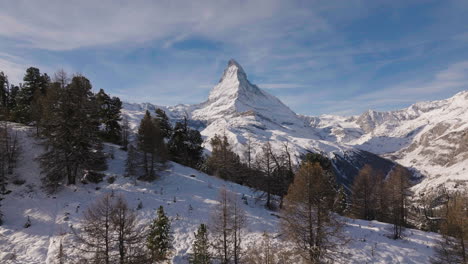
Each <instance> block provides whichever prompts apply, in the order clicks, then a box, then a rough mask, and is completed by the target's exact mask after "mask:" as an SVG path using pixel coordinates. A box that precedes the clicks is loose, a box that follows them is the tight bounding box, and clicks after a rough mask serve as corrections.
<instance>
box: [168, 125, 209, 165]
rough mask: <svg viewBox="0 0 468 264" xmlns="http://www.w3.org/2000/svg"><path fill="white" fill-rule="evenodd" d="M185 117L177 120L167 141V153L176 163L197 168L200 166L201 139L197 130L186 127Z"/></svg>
mask: <svg viewBox="0 0 468 264" xmlns="http://www.w3.org/2000/svg"><path fill="white" fill-rule="evenodd" d="M187 122H188V121H187V118H184V122H177V123H176V125H175V127H174V132H173V133H172V137H171V139H170V140H169V142H168V148H169V154H170V155H171V158H172V160H174V161H175V162H177V163H180V164H183V165H186V166H189V167H193V168H198V167H199V166H201V162H202V154H203V147H202V143H203V139H202V137H201V135H200V132H199V131H198V130H194V129H191V128H189V127H188V123H187Z"/></svg>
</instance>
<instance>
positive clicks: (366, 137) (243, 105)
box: [124, 60, 468, 193]
mask: <svg viewBox="0 0 468 264" xmlns="http://www.w3.org/2000/svg"><path fill="white" fill-rule="evenodd" d="M156 107H158V106H154V105H151V104H125V105H124V108H125V109H124V114H125V115H127V116H129V117H130V120H131V121H132V122H133V125H134V126H136V125H137V124H138V122H139V120H140V119H141V117H142V116H143V114H144V111H145V110H146V109H149V110H152V109H154V108H156ZM160 108H162V109H164V110H165V111H166V112H167V113H168V115H169V117H170V118H172V119H173V120H180V119H182V118H183V117H184V116H187V117H188V118H189V120H190V122H191V125H192V126H194V127H196V128H197V129H199V130H200V131H201V134H202V135H203V136H204V138H205V140H206V142H209V139H210V138H212V137H213V136H214V135H215V134H226V136H227V137H228V138H229V140H230V142H231V143H232V144H233V145H234V150H235V151H236V152H237V153H238V154H240V156H241V157H244V155H245V151H246V147H245V144H246V143H247V142H248V141H250V142H251V143H252V145H253V147H254V148H253V152H254V153H253V154H254V155H255V153H257V152H259V151H260V150H261V146H262V145H263V144H264V143H265V142H267V141H268V142H270V143H271V144H272V147H273V148H274V149H276V150H281V149H282V148H284V145H285V144H288V148H289V150H290V151H291V152H292V153H293V155H294V157H295V158H296V160H297V159H298V158H299V156H300V155H301V154H303V153H304V152H306V151H314V152H322V153H325V154H326V155H328V156H329V157H330V158H332V159H333V160H341V161H343V160H345V161H346V163H347V164H345V167H347V168H353V167H358V168H360V167H361V166H362V164H364V163H366V162H368V158H369V157H371V153H373V154H376V155H379V156H380V157H384V158H388V159H390V160H392V161H394V162H397V163H400V164H402V165H404V166H406V167H409V168H413V170H414V172H415V175H416V176H421V182H420V183H419V184H418V185H417V186H415V187H414V189H415V191H417V192H418V193H419V192H423V191H424V190H428V189H433V188H437V187H438V186H439V185H440V184H446V185H447V186H449V187H455V186H458V185H460V184H466V182H467V181H468V91H465V92H460V93H458V94H457V95H455V96H453V97H452V98H449V99H446V100H441V101H434V102H421V103H416V104H414V105H412V106H410V107H408V108H406V109H402V110H397V111H389V112H376V111H372V110H369V111H367V112H365V113H363V114H362V115H360V116H350V117H341V116H333V115H322V116H318V117H313V116H302V115H297V114H295V113H294V112H293V111H291V109H289V108H288V107H287V106H286V105H284V104H283V103H282V102H281V101H280V100H279V99H277V98H276V97H274V96H272V95H270V94H268V93H267V92H265V91H263V90H261V89H260V88H259V87H257V86H256V85H253V84H251V83H250V82H249V81H248V79H247V74H246V73H245V71H244V70H243V69H242V67H241V66H240V65H239V63H237V62H235V61H234V60H231V61H229V63H228V66H227V68H226V69H225V70H224V73H223V75H222V77H221V80H220V82H219V83H218V84H217V85H216V86H215V87H214V88H213V89H212V91H211V92H210V95H209V98H208V100H207V101H206V102H204V103H201V104H197V105H178V106H173V107H160ZM205 147H206V148H207V149H209V148H210V146H209V144H205ZM358 150H364V151H367V152H368V153H367V154H364V155H363V154H362V152H360V151H358ZM363 156H365V159H362V158H363ZM370 159H372V160H378V158H376V157H371V158H370ZM378 163H379V164H381V163H385V162H380V161H379V162H378ZM335 165H336V164H335ZM339 169H340V171H341V172H342V173H341V175H340V177H341V178H342V182H345V183H347V182H352V179H353V177H354V175H355V171H349V170H347V169H343V168H339Z"/></svg>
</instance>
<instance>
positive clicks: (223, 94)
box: [208, 59, 263, 101]
mask: <svg viewBox="0 0 468 264" xmlns="http://www.w3.org/2000/svg"><path fill="white" fill-rule="evenodd" d="M249 94H256V95H263V93H262V92H261V91H260V89H258V87H257V86H255V85H253V84H251V83H250V82H249V81H248V80H247V74H246V73H245V71H244V69H243V68H242V66H240V64H239V63H238V62H237V61H235V60H234V59H231V60H229V62H228V65H227V67H226V69H224V73H223V76H222V77H221V79H220V80H219V83H218V84H217V85H216V86H215V87H214V88H213V89H212V90H211V92H210V95H209V98H208V99H209V100H210V101H214V100H218V99H220V98H224V99H229V100H231V101H234V100H235V99H237V98H239V97H240V96H249Z"/></svg>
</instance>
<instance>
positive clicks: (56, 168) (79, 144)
mask: <svg viewBox="0 0 468 264" xmlns="http://www.w3.org/2000/svg"><path fill="white" fill-rule="evenodd" d="M63 85H65V86H63ZM91 89H92V87H91V83H90V82H89V80H88V79H86V78H85V77H84V76H75V77H73V79H72V81H71V83H70V84H68V83H60V82H59V80H58V81H57V82H56V83H55V84H54V88H53V89H51V91H50V93H48V95H47V96H51V97H52V98H51V99H50V100H49V101H50V102H52V103H50V104H49V103H48V104H47V107H46V109H45V111H46V117H45V121H44V122H45V124H44V127H45V129H44V131H45V132H44V134H45V135H46V137H47V140H46V142H45V145H46V152H45V153H44V154H42V155H41V156H40V157H39V160H40V162H41V168H42V173H44V174H45V177H44V178H43V181H44V184H45V185H46V186H47V187H50V190H51V191H55V190H56V187H57V186H58V185H59V184H60V182H61V181H62V179H63V178H64V177H66V179H67V184H75V183H76V179H77V178H78V177H79V176H81V175H83V174H84V173H85V172H86V171H87V170H90V169H91V170H92V169H94V168H96V160H100V159H101V158H100V157H102V155H103V154H102V152H101V151H99V148H98V147H99V143H100V140H99V138H98V131H99V130H98V125H99V123H98V120H97V116H96V112H97V104H96V102H95V98H94V94H93V93H92V92H91ZM101 160H102V159H101Z"/></svg>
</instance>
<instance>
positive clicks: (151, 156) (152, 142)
mask: <svg viewBox="0 0 468 264" xmlns="http://www.w3.org/2000/svg"><path fill="white" fill-rule="evenodd" d="M137 139H138V149H139V150H140V151H141V152H142V153H143V167H144V172H145V174H144V176H143V177H142V179H144V180H153V179H154V178H155V171H154V164H155V162H162V163H163V162H165V161H166V145H165V143H164V139H163V137H162V134H161V130H160V129H159V127H158V126H157V124H156V123H155V122H153V120H152V118H151V115H150V113H149V111H146V113H145V116H144V117H143V119H142V120H141V123H140V127H139V128H138V135H137Z"/></svg>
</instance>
